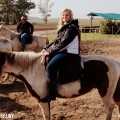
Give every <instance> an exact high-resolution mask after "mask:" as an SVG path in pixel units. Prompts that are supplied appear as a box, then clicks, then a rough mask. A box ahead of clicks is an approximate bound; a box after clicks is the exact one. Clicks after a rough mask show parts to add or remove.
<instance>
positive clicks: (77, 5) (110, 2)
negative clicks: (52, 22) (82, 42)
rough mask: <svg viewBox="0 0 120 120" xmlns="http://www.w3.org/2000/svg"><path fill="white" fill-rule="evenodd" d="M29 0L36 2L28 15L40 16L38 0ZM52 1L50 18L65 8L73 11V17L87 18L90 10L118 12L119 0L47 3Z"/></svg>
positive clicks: (57, 16)
mask: <svg viewBox="0 0 120 120" xmlns="http://www.w3.org/2000/svg"><path fill="white" fill-rule="evenodd" d="M31 1H32V2H34V3H35V4H36V8H35V9H32V10H30V14H29V16H34V17H39V18H42V17H41V15H40V13H39V10H38V6H37V4H39V3H40V0H31ZM42 1H45V0H42ZM52 2H54V5H53V7H52V12H51V18H59V17H60V13H61V11H62V10H63V9H65V8H70V9H71V10H72V11H73V14H74V18H89V17H88V16H87V14H88V13H90V12H102V13H120V0H50V1H49V4H50V3H52Z"/></svg>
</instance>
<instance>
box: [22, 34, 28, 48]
mask: <svg viewBox="0 0 120 120" xmlns="http://www.w3.org/2000/svg"><path fill="white" fill-rule="evenodd" d="M27 37H28V35H27V33H23V34H22V35H21V42H22V47H25V45H26V39H27Z"/></svg>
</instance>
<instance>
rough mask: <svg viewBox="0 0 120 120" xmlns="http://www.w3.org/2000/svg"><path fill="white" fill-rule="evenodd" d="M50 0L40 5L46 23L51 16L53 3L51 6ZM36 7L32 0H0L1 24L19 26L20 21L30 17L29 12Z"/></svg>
mask: <svg viewBox="0 0 120 120" xmlns="http://www.w3.org/2000/svg"><path fill="white" fill-rule="evenodd" d="M49 1H50V0H46V1H45V2H42V0H40V4H39V5H38V8H39V12H40V14H41V15H42V17H43V20H44V22H45V23H47V21H48V17H50V16H51V14H50V12H51V11H52V10H51V8H52V6H53V3H51V4H49ZM35 7H36V5H35V3H34V2H31V0H0V22H4V23H5V24H6V25H9V24H10V23H11V24H17V22H19V21H20V18H21V16H26V17H28V14H29V10H31V9H34V8H35Z"/></svg>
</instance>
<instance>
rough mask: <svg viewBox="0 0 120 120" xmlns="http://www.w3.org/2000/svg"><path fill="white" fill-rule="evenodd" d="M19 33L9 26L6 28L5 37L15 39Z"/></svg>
mask: <svg viewBox="0 0 120 120" xmlns="http://www.w3.org/2000/svg"><path fill="white" fill-rule="evenodd" d="M16 36H17V34H16V33H15V32H13V31H11V30H9V29H7V28H4V37H5V38H7V39H10V40H13V38H14V37H16Z"/></svg>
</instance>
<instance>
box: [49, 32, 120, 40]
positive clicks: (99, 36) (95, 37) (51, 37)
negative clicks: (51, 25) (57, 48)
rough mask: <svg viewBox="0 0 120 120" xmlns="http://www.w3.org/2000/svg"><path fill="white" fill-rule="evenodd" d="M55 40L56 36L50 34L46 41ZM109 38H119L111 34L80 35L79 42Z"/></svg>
mask: <svg viewBox="0 0 120 120" xmlns="http://www.w3.org/2000/svg"><path fill="white" fill-rule="evenodd" d="M55 38H56V34H50V35H49V36H48V39H49V40H50V41H53V40H54V39H55ZM110 38H120V35H116V36H115V35H112V34H101V33H81V40H82V41H85V40H102V39H110Z"/></svg>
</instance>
